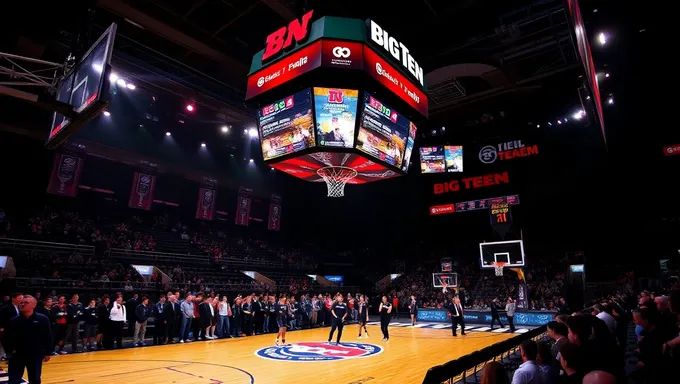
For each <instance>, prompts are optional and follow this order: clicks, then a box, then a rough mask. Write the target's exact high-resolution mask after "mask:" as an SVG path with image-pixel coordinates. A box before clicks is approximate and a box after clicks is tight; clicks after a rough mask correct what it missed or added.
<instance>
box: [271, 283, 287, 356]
mask: <svg viewBox="0 0 680 384" xmlns="http://www.w3.org/2000/svg"><path fill="white" fill-rule="evenodd" d="M274 313H276V326H277V327H278V328H279V333H277V334H276V346H277V347H278V346H280V345H282V344H283V345H285V344H286V329H287V326H286V325H287V323H288V303H287V299H286V296H285V295H281V297H279V302H278V303H276V304H274ZM279 340H281V343H282V344H281V343H279Z"/></svg>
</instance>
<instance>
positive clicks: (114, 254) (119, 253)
mask: <svg viewBox="0 0 680 384" xmlns="http://www.w3.org/2000/svg"><path fill="white" fill-rule="evenodd" d="M107 255H108V256H109V258H115V259H122V260H133V259H134V260H136V259H144V260H147V261H145V264H147V265H148V264H155V263H175V262H178V261H179V262H190V263H195V262H196V261H197V260H201V261H207V260H210V259H211V258H210V256H209V255H208V254H206V253H191V254H186V253H170V252H156V251H136V250H130V249H124V248H111V249H109V250H108V251H107ZM220 264H222V265H226V266H227V267H230V269H258V268H274V269H296V270H300V269H304V268H306V267H310V266H308V265H301V264H298V263H292V264H291V263H282V262H280V261H271V260H260V259H253V260H250V259H237V258H234V257H224V258H222V259H221V260H220Z"/></svg>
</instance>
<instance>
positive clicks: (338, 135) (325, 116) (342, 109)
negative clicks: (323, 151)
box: [314, 88, 359, 148]
mask: <svg viewBox="0 0 680 384" xmlns="http://www.w3.org/2000/svg"><path fill="white" fill-rule="evenodd" d="M358 103H359V91H358V90H354V89H339V88H314V109H315V115H316V134H317V136H318V138H319V145H320V146H324V147H342V148H352V147H353V146H354V127H355V125H356V121H357V108H358V106H357V104H358Z"/></svg>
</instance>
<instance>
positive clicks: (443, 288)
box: [442, 283, 449, 293]
mask: <svg viewBox="0 0 680 384" xmlns="http://www.w3.org/2000/svg"><path fill="white" fill-rule="evenodd" d="M448 286H449V285H448V284H446V283H444V284H443V285H442V293H446V292H448V291H449V290H448V289H446V287H448Z"/></svg>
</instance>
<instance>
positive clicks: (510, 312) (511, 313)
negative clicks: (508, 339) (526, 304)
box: [505, 297, 517, 333]
mask: <svg viewBox="0 0 680 384" xmlns="http://www.w3.org/2000/svg"><path fill="white" fill-rule="evenodd" d="M516 309H517V304H515V301H514V300H513V299H512V297H508V301H507V303H506V304H505V311H506V314H505V317H506V318H507V319H508V325H509V326H510V332H511V333H514V332H515V322H514V318H515V310H516Z"/></svg>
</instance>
